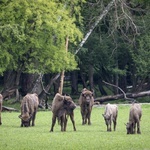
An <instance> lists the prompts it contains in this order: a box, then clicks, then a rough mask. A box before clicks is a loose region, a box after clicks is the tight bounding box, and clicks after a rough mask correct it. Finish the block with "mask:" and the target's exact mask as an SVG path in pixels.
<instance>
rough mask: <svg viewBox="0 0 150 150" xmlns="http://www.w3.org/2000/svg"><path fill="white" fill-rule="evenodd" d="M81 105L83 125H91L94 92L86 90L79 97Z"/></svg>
mask: <svg viewBox="0 0 150 150" xmlns="http://www.w3.org/2000/svg"><path fill="white" fill-rule="evenodd" d="M79 105H80V111H81V116H82V125H84V124H86V123H87V120H88V125H91V112H92V107H93V105H94V98H93V92H91V91H89V90H87V89H86V88H84V89H83V90H82V92H81V94H80V97H79Z"/></svg>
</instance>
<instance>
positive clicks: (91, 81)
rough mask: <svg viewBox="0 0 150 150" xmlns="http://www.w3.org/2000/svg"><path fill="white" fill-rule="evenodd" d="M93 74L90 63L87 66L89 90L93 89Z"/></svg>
mask: <svg viewBox="0 0 150 150" xmlns="http://www.w3.org/2000/svg"><path fill="white" fill-rule="evenodd" d="M93 74H94V68H93V66H92V65H90V66H89V83H90V90H91V91H93V90H94V82H93Z"/></svg>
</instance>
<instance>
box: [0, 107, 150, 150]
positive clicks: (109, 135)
mask: <svg viewBox="0 0 150 150" xmlns="http://www.w3.org/2000/svg"><path fill="white" fill-rule="evenodd" d="M142 110H143V116H142V119H141V133H142V134H141V135H138V134H135V135H127V134H126V129H125V125H124V123H126V122H127V121H128V113H129V105H119V115H118V124H117V131H116V132H114V131H113V132H106V125H105V123H104V119H103V117H102V113H103V112H104V107H103V106H99V107H97V106H95V107H94V108H93V111H92V116H91V121H92V125H91V126H88V125H84V126H82V125H81V115H80V109H79V108H76V109H75V121H76V128H77V131H76V132H74V131H73V127H72V124H71V122H70V119H69V121H68V126H67V131H66V132H61V131H60V126H59V125H58V124H56V125H55V127H54V132H53V133H51V132H49V130H50V125H51V116H52V113H51V112H50V111H38V113H37V117H36V122H35V127H29V128H25V127H23V128H21V127H20V119H19V118H18V115H19V114H20V113H19V112H11V113H10V112H2V122H3V124H2V126H0V149H1V150H48V149H50V150H100V149H101V150H150V128H149V124H150V118H149V110H150V105H145V104H143V105H142Z"/></svg>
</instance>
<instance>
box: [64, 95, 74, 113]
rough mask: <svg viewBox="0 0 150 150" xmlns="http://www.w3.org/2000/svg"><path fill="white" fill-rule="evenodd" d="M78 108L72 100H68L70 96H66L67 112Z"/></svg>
mask: <svg viewBox="0 0 150 150" xmlns="http://www.w3.org/2000/svg"><path fill="white" fill-rule="evenodd" d="M75 108H76V104H75V103H74V102H73V100H72V99H71V98H69V99H68V96H67V97H66V96H64V109H65V110H67V111H69V112H70V111H73V110H74V109H75Z"/></svg>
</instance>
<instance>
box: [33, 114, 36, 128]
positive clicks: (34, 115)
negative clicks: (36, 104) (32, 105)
mask: <svg viewBox="0 0 150 150" xmlns="http://www.w3.org/2000/svg"><path fill="white" fill-rule="evenodd" d="M35 117H36V112H34V113H33V115H32V126H35V123H34V122H35Z"/></svg>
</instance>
